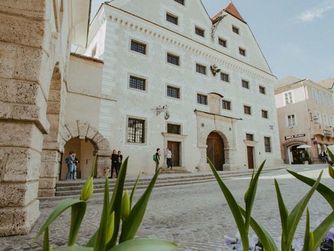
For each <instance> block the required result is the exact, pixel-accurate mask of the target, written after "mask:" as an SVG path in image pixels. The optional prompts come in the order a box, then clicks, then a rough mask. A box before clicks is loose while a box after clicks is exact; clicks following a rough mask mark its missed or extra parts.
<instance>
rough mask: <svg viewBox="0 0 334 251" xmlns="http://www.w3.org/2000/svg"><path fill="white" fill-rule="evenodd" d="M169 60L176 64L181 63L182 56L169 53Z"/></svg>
mask: <svg viewBox="0 0 334 251" xmlns="http://www.w3.org/2000/svg"><path fill="white" fill-rule="evenodd" d="M167 62H168V63H170V64H174V65H180V57H179V56H176V55H173V54H171V53H167Z"/></svg>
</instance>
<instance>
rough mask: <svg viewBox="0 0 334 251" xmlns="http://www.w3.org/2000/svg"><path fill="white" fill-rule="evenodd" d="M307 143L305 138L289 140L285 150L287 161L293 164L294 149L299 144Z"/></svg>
mask: <svg viewBox="0 0 334 251" xmlns="http://www.w3.org/2000/svg"><path fill="white" fill-rule="evenodd" d="M304 144H307V142H306V141H303V140H294V141H291V142H288V143H286V144H285V145H284V151H285V163H286V164H292V163H293V159H294V154H293V151H294V150H295V148H296V147H298V146H299V145H304Z"/></svg>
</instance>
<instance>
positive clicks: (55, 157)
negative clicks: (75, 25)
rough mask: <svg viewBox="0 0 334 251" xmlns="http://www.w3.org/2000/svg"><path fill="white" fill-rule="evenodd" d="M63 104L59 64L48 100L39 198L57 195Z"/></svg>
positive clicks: (53, 77)
mask: <svg viewBox="0 0 334 251" xmlns="http://www.w3.org/2000/svg"><path fill="white" fill-rule="evenodd" d="M63 104H64V95H62V76H61V73H60V70H59V67H58V63H57V64H56V65H55V67H54V70H53V74H52V77H51V81H50V88H49V95H48V100H47V108H46V116H47V120H48V122H49V132H48V134H46V135H44V138H43V149H42V157H41V167H40V176H39V189H38V195H39V197H52V196H53V195H54V193H55V187H56V182H57V173H58V169H59V163H60V159H61V153H60V135H59V131H60V125H61V123H62V120H63V116H64V115H63V113H62V112H61V109H62V108H63V106H64V105H63Z"/></svg>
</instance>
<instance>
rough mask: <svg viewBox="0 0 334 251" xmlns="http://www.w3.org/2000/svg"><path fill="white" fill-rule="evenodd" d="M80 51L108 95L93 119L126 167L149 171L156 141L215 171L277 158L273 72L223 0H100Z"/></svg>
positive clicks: (179, 158) (179, 161) (186, 161)
mask: <svg viewBox="0 0 334 251" xmlns="http://www.w3.org/2000/svg"><path fill="white" fill-rule="evenodd" d="M82 52H83V51H82ZM84 53H85V55H86V56H91V57H95V58H98V59H100V60H103V62H104V67H103V75H102V82H101V87H99V88H101V92H102V93H103V94H104V95H108V96H110V97H112V99H114V100H116V102H111V101H110V100H101V101H100V104H99V105H100V106H99V112H97V113H96V114H95V116H97V120H96V121H95V123H96V124H97V125H96V128H98V131H99V132H100V133H101V134H102V135H103V136H104V137H105V138H106V139H107V140H108V141H109V142H110V145H111V146H112V148H113V149H120V150H122V151H123V154H124V155H126V156H127V155H129V156H130V161H129V163H130V168H129V172H130V174H131V175H137V174H138V172H143V173H153V172H154V164H153V160H152V155H153V153H154V152H155V149H156V148H158V147H159V148H161V149H162V153H163V152H164V149H166V148H167V147H169V148H170V149H171V150H172V152H173V156H174V159H173V162H174V166H180V167H183V168H185V169H187V170H188V171H196V170H207V169H208V164H207V157H209V158H210V159H211V160H212V161H213V163H214V164H215V165H216V167H217V168H218V169H219V170H235V169H242V168H255V167H257V166H259V164H260V163H261V162H262V161H263V160H267V165H268V166H272V165H275V164H278V163H280V162H281V158H280V150H279V149H280V148H279V137H278V125H277V114H276V109H275V103H274V82H275V80H276V78H275V76H274V75H273V74H272V72H271V70H270V68H269V66H268V64H267V62H266V59H265V57H264V55H263V54H262V52H261V50H260V48H259V45H258V44H257V42H256V40H255V38H254V36H253V34H252V32H251V30H250V28H249V26H248V24H247V23H246V21H245V20H244V19H243V18H242V17H241V15H240V14H239V12H238V11H237V9H236V8H235V6H234V5H233V4H232V3H230V4H229V5H228V6H227V8H225V9H223V10H222V11H220V12H219V13H218V14H217V15H216V16H214V17H213V18H210V17H209V16H208V14H207V12H206V10H205V8H204V7H203V5H202V3H201V1H200V0H191V1H190V0H185V1H175V0H155V1H151V0H143V1H123V0H122V1H121V0H114V1H111V2H109V3H104V4H102V5H101V7H100V9H99V11H98V13H97V15H96V16H95V18H94V20H93V22H92V24H91V28H90V35H89V45H88V49H87V50H86V51H84ZM70 110H71V109H70ZM74 117H75V116H74ZM65 150H66V147H65ZM98 168H99V167H98Z"/></svg>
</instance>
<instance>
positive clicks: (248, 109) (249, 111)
mask: <svg viewBox="0 0 334 251" xmlns="http://www.w3.org/2000/svg"><path fill="white" fill-rule="evenodd" d="M244 113H245V114H248V115H251V114H252V108H251V107H250V106H248V105H244Z"/></svg>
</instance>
